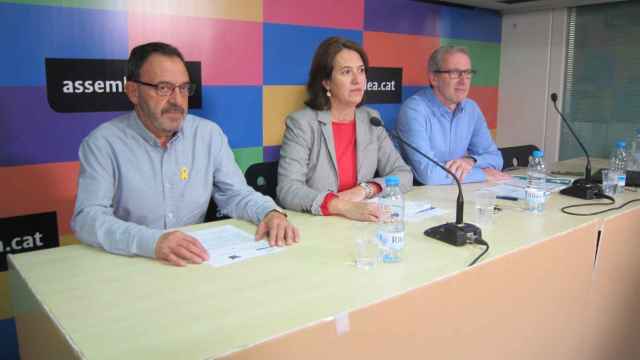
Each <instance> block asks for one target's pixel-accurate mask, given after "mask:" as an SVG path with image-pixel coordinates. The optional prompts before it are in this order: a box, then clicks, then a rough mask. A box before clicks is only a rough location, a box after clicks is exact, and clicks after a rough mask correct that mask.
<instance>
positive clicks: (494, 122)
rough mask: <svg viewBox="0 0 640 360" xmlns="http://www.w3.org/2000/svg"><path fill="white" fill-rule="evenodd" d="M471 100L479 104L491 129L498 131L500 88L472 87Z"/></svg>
mask: <svg viewBox="0 0 640 360" xmlns="http://www.w3.org/2000/svg"><path fill="white" fill-rule="evenodd" d="M469 98H471V99H473V100H474V101H475V102H477V103H478V106H480V109H482V113H483V114H484V117H485V118H486V119H487V126H489V129H496V128H497V126H498V88H496V87H481V86H472V87H471V90H470V91H469Z"/></svg>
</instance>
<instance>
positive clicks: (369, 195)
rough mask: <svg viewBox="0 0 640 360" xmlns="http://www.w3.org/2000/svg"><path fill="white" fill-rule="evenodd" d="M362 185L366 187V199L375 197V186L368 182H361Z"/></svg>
mask: <svg viewBox="0 0 640 360" xmlns="http://www.w3.org/2000/svg"><path fill="white" fill-rule="evenodd" d="M358 185H360V186H361V187H362V188H363V189H364V197H365V199H371V198H372V197H373V192H374V190H373V186H371V184H369V183H368V182H361V183H360V184H358Z"/></svg>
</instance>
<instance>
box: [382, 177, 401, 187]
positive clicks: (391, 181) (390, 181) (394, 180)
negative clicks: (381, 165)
mask: <svg viewBox="0 0 640 360" xmlns="http://www.w3.org/2000/svg"><path fill="white" fill-rule="evenodd" d="M384 184H385V185H387V186H394V185H400V179H399V178H398V177H397V176H396V175H390V176H387V177H386V178H384Z"/></svg>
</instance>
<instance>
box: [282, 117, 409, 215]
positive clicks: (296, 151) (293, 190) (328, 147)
mask: <svg viewBox="0 0 640 360" xmlns="http://www.w3.org/2000/svg"><path fill="white" fill-rule="evenodd" d="M372 117H378V118H379V117H380V114H378V112H377V111H375V110H373V109H369V108H366V107H359V108H357V109H356V148H357V149H356V154H357V155H356V156H357V167H358V168H357V177H358V183H361V182H365V181H375V182H376V183H378V184H379V185H380V186H381V187H382V189H384V187H385V186H384V176H387V175H397V176H398V177H399V178H400V189H401V190H402V191H403V192H406V191H408V190H409V189H410V188H411V186H412V181H413V175H412V173H411V169H410V168H409V166H407V164H405V162H404V160H402V157H400V154H399V153H398V151H397V150H396V148H395V147H394V146H393V143H392V142H391V140H390V139H389V135H388V134H387V132H386V130H385V129H384V128H382V127H374V126H373V125H371V123H370V122H369V119H370V118H372ZM337 169H338V165H337V162H336V154H335V145H334V142H333V130H332V127H331V113H330V112H329V111H316V110H312V109H311V108H309V107H305V108H304V109H302V110H300V111H296V112H294V113H292V114H290V115H289V116H288V117H287V120H286V130H285V133H284V140H283V142H282V147H281V149H280V163H279V167H278V188H277V193H278V200H279V202H280V204H282V205H283V206H284V207H286V208H288V209H291V210H296V211H305V212H310V213H313V214H316V215H320V214H321V212H320V205H321V204H322V201H323V200H324V198H325V196H326V195H327V193H329V192H337V191H338V170H337ZM376 170H378V174H379V176H381V177H378V178H374V174H375V173H376Z"/></svg>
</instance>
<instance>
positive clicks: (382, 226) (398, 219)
mask: <svg viewBox="0 0 640 360" xmlns="http://www.w3.org/2000/svg"><path fill="white" fill-rule="evenodd" d="M384 183H385V185H386V186H385V190H384V192H383V193H382V196H380V198H379V204H380V208H381V211H382V216H381V217H380V221H379V225H378V241H379V243H380V251H381V257H382V261H383V262H385V263H394V262H399V261H400V260H402V250H403V249H404V245H405V243H404V198H403V196H402V192H401V191H400V179H399V178H398V177H397V176H387V177H386V178H385V179H384Z"/></svg>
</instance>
